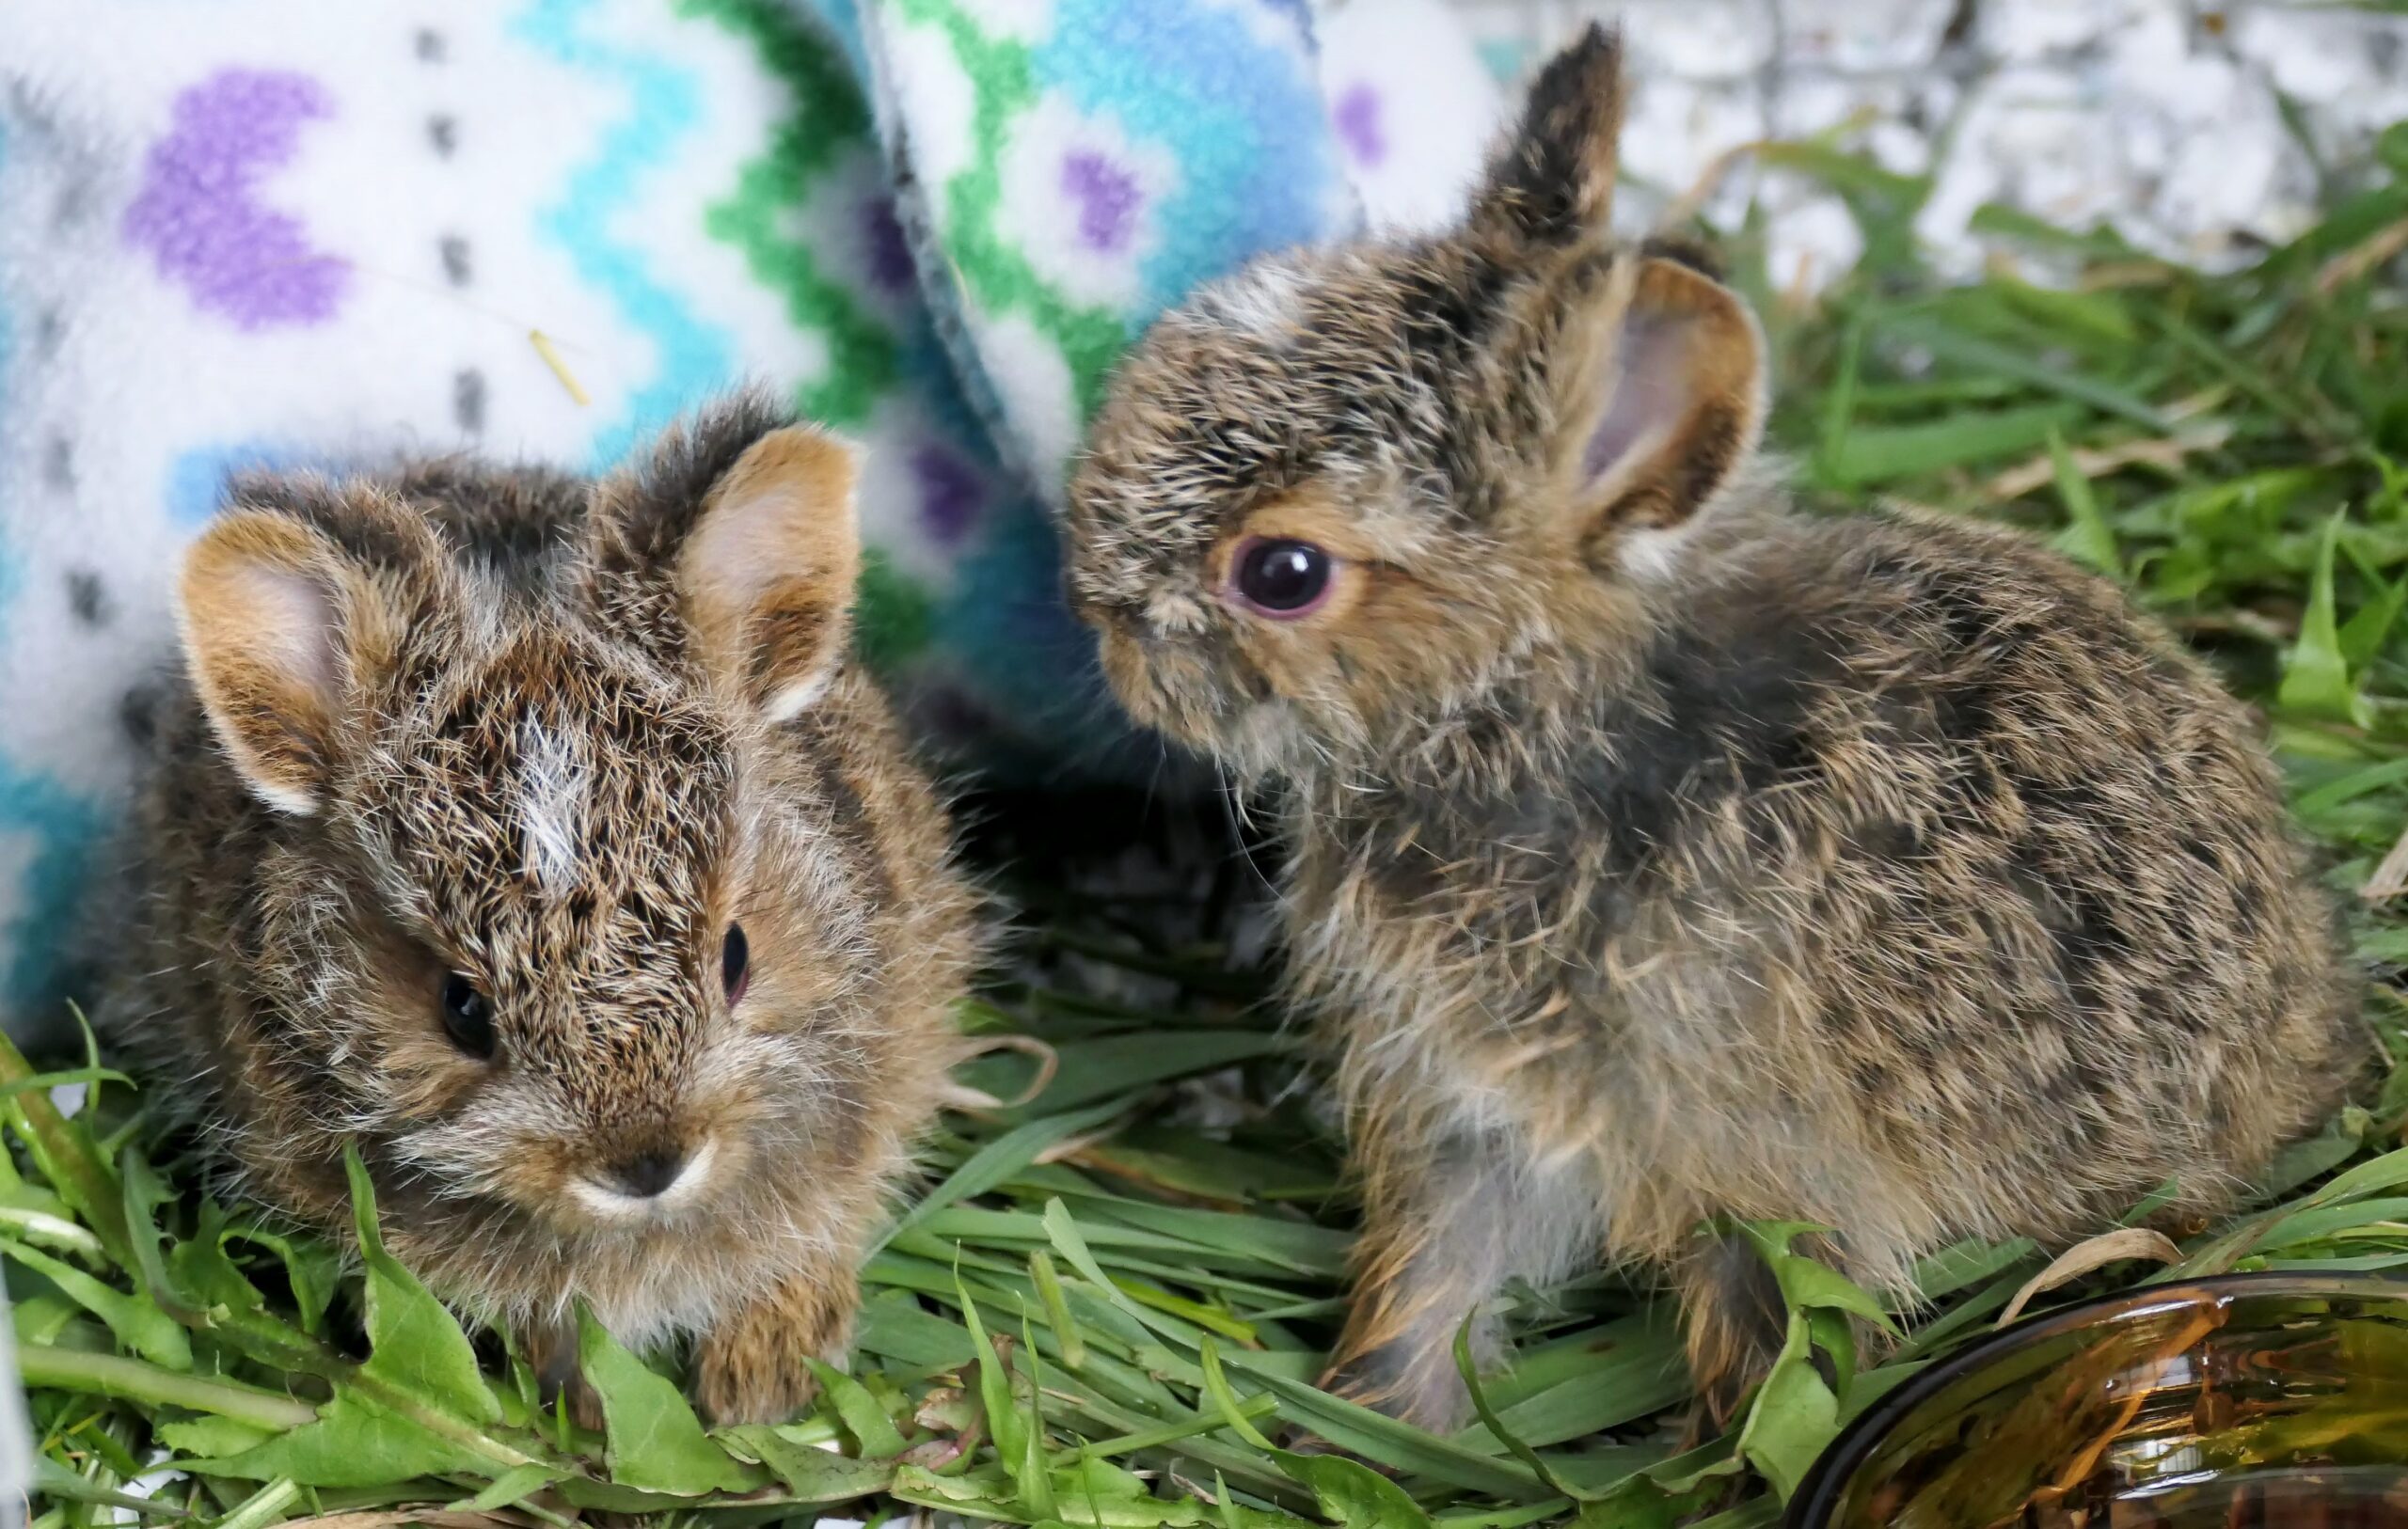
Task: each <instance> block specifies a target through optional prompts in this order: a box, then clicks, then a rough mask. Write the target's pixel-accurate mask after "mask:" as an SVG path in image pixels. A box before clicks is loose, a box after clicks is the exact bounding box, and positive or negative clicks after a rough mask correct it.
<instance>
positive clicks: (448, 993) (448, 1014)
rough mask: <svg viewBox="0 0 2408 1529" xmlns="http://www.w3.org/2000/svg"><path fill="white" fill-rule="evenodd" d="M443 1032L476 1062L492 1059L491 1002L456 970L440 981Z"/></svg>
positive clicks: (453, 1043)
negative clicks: (441, 982)
mask: <svg viewBox="0 0 2408 1529" xmlns="http://www.w3.org/2000/svg"><path fill="white" fill-rule="evenodd" d="M443 1033H445V1034H446V1035H449V1036H451V1037H452V1045H454V1046H456V1047H458V1048H460V1049H461V1050H463V1051H466V1052H467V1054H468V1055H470V1056H472V1057H475V1058H476V1059H477V1060H478V1061H480V1062H490V1061H492V1060H493V1050H494V1035H493V1000H491V999H489V998H487V997H485V996H484V994H483V993H481V992H479V991H478V990H477V985H476V984H475V983H472V982H470V981H469V980H468V979H467V978H466V977H463V976H462V975H460V974H459V973H458V972H456V971H455V972H453V973H452V974H451V975H450V976H448V977H446V978H444V979H443Z"/></svg>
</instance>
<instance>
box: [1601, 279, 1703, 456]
mask: <svg viewBox="0 0 2408 1529" xmlns="http://www.w3.org/2000/svg"><path fill="white" fill-rule="evenodd" d="M1679 330H1680V326H1679V325H1678V324H1676V323H1666V322H1664V321H1662V320H1660V319H1652V320H1651V319H1625V320H1624V322H1623V326H1622V334H1621V337H1620V339H1619V340H1618V341H1617V343H1616V346H1615V353H1614V369H1613V385H1612V386H1613V392H1612V396H1611V397H1609V398H1608V399H1607V401H1606V412H1605V414H1604V416H1603V417H1602V418H1599V419H1598V421H1597V423H1596V426H1595V428H1594V429H1592V430H1591V431H1590V432H1589V442H1588V445H1587V446H1586V447H1585V448H1583V449H1582V450H1581V452H1580V476H1581V481H1582V482H1583V483H1588V484H1593V483H1595V482H1596V481H1598V480H1599V479H1602V478H1604V477H1606V476H1608V474H1610V473H1611V472H1613V471H1614V470H1615V469H1616V468H1617V467H1619V466H1621V465H1623V464H1624V462H1626V461H1628V460H1629V458H1630V455H1631V453H1632V452H1633V451H1636V450H1638V449H1640V447H1641V446H1643V445H1645V444H1646V443H1647V442H1648V441H1649V440H1650V439H1651V438H1660V437H1661V436H1662V435H1663V434H1664V433H1667V432H1669V431H1671V429H1672V428H1673V427H1674V426H1676V425H1677V424H1679V422H1680V419H1681V416H1682V415H1683V414H1684V413H1685V412H1686V411H1687V407H1688V404H1689V399H1688V396H1687V395H1688V391H1689V389H1688V377H1687V369H1686V368H1684V367H1683V366H1682V364H1681V336H1680V333H1679Z"/></svg>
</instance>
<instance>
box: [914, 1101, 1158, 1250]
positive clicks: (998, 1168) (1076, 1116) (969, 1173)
mask: <svg viewBox="0 0 2408 1529" xmlns="http://www.w3.org/2000/svg"><path fill="white" fill-rule="evenodd" d="M1125 1108H1127V1105H1126V1102H1125V1101H1123V1100H1121V1099H1118V1098H1113V1099H1109V1100H1106V1101H1105V1102H1104V1103H1102V1104H1100V1105H1093V1106H1090V1107H1089V1108H1087V1109H1085V1110H1077V1111H1071V1112H1069V1113H1068V1114H1061V1115H1048V1116H1046V1117H1045V1118H1044V1119H1043V1120H1032V1121H1030V1122H1029V1123H1028V1124H1026V1125H1024V1126H1016V1127H1013V1128H1012V1129H1010V1130H1008V1131H1006V1132H1005V1133H1004V1134H1003V1135H1001V1136H999V1137H997V1138H996V1139H995V1140H993V1141H992V1142H990V1143H987V1144H986V1145H985V1146H983V1147H980V1148H979V1149H978V1150H977V1151H976V1152H974V1153H972V1154H971V1155H970V1159H969V1160H968V1161H966V1162H964V1163H963V1164H962V1165H961V1166H960V1167H958V1168H957V1169H955V1170H954V1171H953V1172H952V1173H951V1174H947V1175H946V1176H945V1178H944V1181H943V1183H940V1184H938V1185H936V1186H935V1187H933V1188H932V1189H930V1190H928V1192H927V1194H925V1195H922V1196H921V1197H920V1199H919V1201H918V1203H916V1204H915V1205H913V1206H911V1209H909V1210H907V1211H905V1212H904V1213H903V1215H902V1216H901V1217H899V1218H898V1219H897V1220H896V1221H895V1223H894V1224H893V1225H892V1226H890V1227H888V1228H887V1229H886V1235H885V1236H883V1237H879V1239H878V1242H877V1245H876V1246H874V1247H872V1248H871V1249H870V1250H869V1251H870V1252H871V1253H876V1252H877V1251H878V1250H879V1248H883V1247H885V1246H886V1245H887V1244H888V1243H890V1242H892V1241H894V1240H895V1237H896V1235H897V1234H899V1233H902V1232H904V1231H907V1230H909V1229H911V1227H914V1226H917V1225H919V1224H920V1223H921V1222H925V1221H927V1219H928V1218H929V1217H930V1216H933V1215H935V1214H936V1213H937V1212H938V1211H940V1210H943V1208H944V1207H945V1206H949V1205H952V1204H954V1203H955V1202H956V1201H958V1200H966V1199H969V1198H971V1197H972V1196H974V1195H980V1194H984V1193H986V1192H987V1191H988V1190H991V1189H993V1188H994V1187H995V1186H996V1185H998V1184H1001V1183H1002V1182H1004V1180H1006V1179H1007V1178H1009V1177H1011V1176H1012V1175H1013V1174H1017V1173H1019V1172H1020V1171H1021V1170H1022V1169H1023V1168H1025V1167H1027V1166H1028V1165H1029V1164H1030V1163H1033V1162H1035V1161H1036V1160H1037V1159H1038V1158H1039V1157H1040V1156H1042V1155H1043V1154H1044V1152H1045V1150H1046V1148H1048V1147H1051V1146H1053V1145H1054V1143H1058V1142H1064V1141H1068V1140H1069V1138H1071V1137H1073V1136H1076V1135H1077V1134H1078V1133H1079V1132H1081V1131H1084V1130H1088V1129H1091V1128H1092V1127H1097V1126H1101V1125H1102V1124H1103V1123H1104V1122H1105V1121H1107V1120H1110V1119H1111V1118H1112V1117H1113V1116H1114V1115H1116V1114H1118V1113H1119V1112H1120V1111H1122V1110H1123V1109H1125Z"/></svg>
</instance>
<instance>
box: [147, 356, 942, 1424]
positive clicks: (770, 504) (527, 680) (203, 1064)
mask: <svg viewBox="0 0 2408 1529" xmlns="http://www.w3.org/2000/svg"><path fill="white" fill-rule="evenodd" d="M852 487H853V463H852V459H851V457H850V455H849V453H848V449H846V448H845V447H844V446H842V445H840V444H839V443H838V442H836V441H834V440H832V439H831V438H830V437H828V436H826V435H823V434H821V433H818V432H817V431H816V430H813V429H811V428H809V427H806V426H798V425H794V424H791V423H788V422H787V421H786V420H785V419H784V418H781V417H780V416H779V415H778V414H777V413H776V412H775V411H774V410H772V409H770V408H769V407H768V406H766V405H765V404H763V403H761V402H758V401H756V400H752V399H738V400H736V401H734V402H729V403H726V404H723V405H721V406H720V407H718V408H716V409H714V410H713V411H711V412H709V413H707V414H705V415H704V416H703V417H702V418H700V419H698V420H697V421H695V422H694V424H693V425H692V426H691V428H690V429H689V430H686V431H683V432H679V433H672V434H670V435H669V436H668V437H667V438H666V439H665V440H664V441H663V442H662V443H661V444H660V445H659V447H658V448H657V449H656V450H655V451H654V452H653V453H652V455H651V458H650V460H649V461H648V462H645V463H643V464H642V465H638V466H636V467H634V468H632V469H630V470H627V471H626V472H623V473H621V474H619V475H617V476H614V477H611V478H608V479H605V480H603V481H599V482H593V481H586V480H581V479H577V478H571V477H565V476H557V475H553V474H549V473H546V472H540V471H535V470H530V469H503V468H492V467H484V466H480V465H469V464H461V463H452V462H446V463H436V464H430V465H421V466H417V467H413V468H410V469H407V470H404V471H403V472H400V473H398V474H396V475H393V476H390V477H387V478H381V479H357V480H352V481H341V482H337V481H325V480H323V479H318V478H310V477H295V478H289V479H283V480H276V479H265V480H255V481H249V482H247V483H244V484H242V485H239V489H238V494H237V497H236V503H235V505H234V507H233V508H232V509H230V510H229V511H228V512H226V513H224V514H223V515H221V516H220V517H219V518H218V519H217V520H216V521H214V523H213V524H212V525H211V526H210V528H208V530H207V531H206V532H205V533H204V534H203V535H202V536H201V538H200V540H199V541H198V544H196V545H195V546H194V547H193V549H192V551H191V553H190V555H189V557H188V559H187V560H186V562H185V564H184V572H183V583H182V631H183V645H184V654H185V658H186V667H187V670H188V673H189V684H188V685H187V686H184V688H183V690H182V695H181V698H180V700H179V701H178V703H177V704H176V707H175V709H174V711H173V712H172V714H171V716H170V717H169V719H168V720H167V722H166V725H165V727H164V730H163V733H162V735H161V748H160V758H159V759H158V761H157V762H156V765H155V768H154V771H153V774H152V776H151V778H150V783H149V787H148V790H147V795H146V796H145V797H144V800H143V803H142V807H141V814H140V819H139V831H138V834H137V843H136V845H135V848H136V851H137V854H138V859H139V863H140V866H141V873H140V874H141V875H142V878H143V883H142V888H141V893H142V894H141V897H140V899H139V901H138V904H137V905H136V906H135V909H134V913H133V918H132V928H131V933H130V936H129V938H128V941H127V945H126V948H125V949H124V950H123V951H122V953H121V969H122V976H121V978H120V979H119V982H118V984H117V985H116V987H115V989H114V990H113V992H112V993H111V994H110V997H109V1001H108V1003H107V1005H106V1015H107V1019H108V1022H109V1025H110V1028H112V1029H113V1030H114V1032H116V1033H117V1034H118V1035H119V1036H120V1037H121V1038H122V1039H123V1040H124V1041H125V1042H126V1043H127V1044H128V1046H129V1047H130V1048H132V1049H134V1050H135V1053H136V1054H137V1055H138V1056H139V1057H140V1058H142V1059H143V1060H144V1061H145V1062H146V1063H147V1064H148V1071H149V1072H150V1074H151V1076H152V1077H153V1079H154V1080H156V1082H157V1085H158V1086H157V1087H156V1088H154V1090H153V1093H152V1097H154V1098H163V1099H166V1100H168V1101H171V1102H172V1103H174V1104H176V1105H178V1106H180V1107H182V1108H185V1109H188V1110H189V1111H190V1113H191V1114H192V1115H193V1116H194V1117H195V1118H196V1119H197V1120H198V1123H199V1124H200V1125H201V1126H202V1127H204V1128H205V1129H206V1130H207V1131H208V1132H209V1133H210V1134H211V1136H212V1138H213V1140H214V1143H216V1144H217V1146H218V1147H219V1148H221V1149H222V1152H223V1155H224V1157H225V1158H226V1159H229V1160H230V1166H231V1168H232V1169H233V1170H235V1173H236V1176H237V1177H238V1179H239V1182H240V1183H241V1185H242V1186H243V1187H244V1188H245V1189H246V1190H247V1191H248V1192H250V1193H251V1194H253V1195H255V1196H257V1197H258V1198H260V1199H261V1200H262V1201H265V1202H267V1203H268V1204H270V1205H272V1206H277V1207H280V1208H281V1209H283V1210H285V1211H288V1212H290V1213H292V1214H293V1215H294V1216H296V1217H299V1218H302V1219H304V1220H306V1221H308V1222H312V1223H315V1224H316V1225H318V1226H320V1227H323V1228H325V1229H326V1230H328V1231H330V1232H334V1233H337V1234H338V1235H340V1234H341V1231H342V1229H343V1228H344V1227H345V1226H346V1225H347V1223H348V1219H349V1214H350V1212H349V1205H348V1200H347V1195H346V1191H345V1178H344V1168H343V1147H344V1144H345V1143H347V1142H349V1143H357V1144H358V1147H359V1150H360V1153H361V1155H362V1157H363V1159H365V1162H366V1164H367V1167H368V1169H369V1172H370V1174H371V1175H372V1179H373V1181H374V1184H375V1188H376V1192H377V1197H378V1201H379V1205H380V1208H381V1210H382V1213H383V1221H384V1225H385V1232H386V1236H387V1237H388V1240H389V1242H390V1243H391V1245H392V1247H393V1250H394V1251H395V1252H396V1253H398V1254H399V1255H400V1256H401V1257H402V1258H403V1260H404V1262H406V1263H407V1264H409V1265H410V1266H411V1267H413V1268H414V1269H418V1270H419V1271H420V1273H421V1274H422V1275H424V1276H425V1277H426V1278H427V1280H428V1281H429V1282H430V1284H432V1285H434V1286H435V1288H436V1290H437V1291H438V1292H439V1293H440V1294H442V1295H444V1296H446V1297H448V1298H451V1299H452V1300H458V1301H460V1302H461V1303H462V1304H464V1305H466V1306H468V1307H470V1308H472V1309H475V1310H478V1311H480V1312H482V1313H483V1314H484V1315H486V1316H491V1317H495V1318H499V1319H505V1320H507V1321H509V1322H511V1323H513V1324H515V1325H516V1326H517V1328H518V1329H519V1331H520V1332H521V1334H522V1336H524V1337H526V1338H527V1339H528V1340H529V1341H530V1342H531V1345H532V1346H533V1347H534V1348H535V1349H536V1350H537V1352H538V1354H539V1356H540V1357H541V1358H542V1360H543V1361H544V1362H545V1363H546V1367H547V1370H548V1371H549V1372H550V1376H551V1378H552V1379H555V1380H561V1379H567V1378H568V1377H569V1375H570V1374H571V1373H573V1369H572V1366H573V1361H574V1355H575V1346H574V1344H575V1326H574V1314H575V1303H576V1302H577V1301H578V1300H584V1301H586V1302H588V1303H590V1305H591V1307H592V1309H593V1311H594V1314H595V1316H597V1317H598V1318H599V1319H600V1320H601V1321H602V1322H603V1323H604V1324H605V1325H606V1326H608V1327H609V1328H610V1329H611V1330H612V1331H613V1332H616V1333H617V1334H618V1335H619V1336H621V1337H622V1338H624V1339H626V1340H627V1341H629V1342H631V1343H635V1344H646V1343H650V1342H652V1341H655V1340H658V1339H662V1338H667V1337H672V1336H675V1335H679V1334H685V1333H691V1334H696V1335H698V1339H699V1341H698V1344H697V1352H696V1355H695V1375H696V1382H695V1389H696V1395H697V1398H698V1399H699V1400H700V1401H701V1403H702V1404H703V1406H704V1409H705V1411H706V1412H707V1413H708V1414H709V1415H711V1416H712V1417H714V1418H718V1419H767V1418H782V1417H784V1415H786V1414H788V1413H790V1412H791V1411H793V1410H794V1409H795V1408H797V1407H798V1406H800V1404H801V1403H802V1402H803V1401H804V1400H805V1399H807V1397H808V1396H809V1395H810V1391H811V1385H812V1381H811V1376H810V1373H809V1369H808V1366H807V1364H806V1363H805V1360H806V1357H825V1358H834V1357H837V1356H838V1355H840V1354H841V1353H842V1351H843V1349H844V1348H845V1347H846V1345H847V1342H848V1338H849V1335H850V1330H851V1324H852V1317H853V1313H854V1309H855V1307H856V1304H857V1302H858V1299H859V1298H858V1287H857V1285H856V1279H855V1269H854V1265H855V1261H856V1259H857V1257H858V1254H859V1250H860V1248H861V1246H862V1242H863V1237H864V1235H865V1233H866V1232H867V1231H868V1230H869V1229H870V1228H871V1227H873V1226H874V1225H875V1224H876V1222H877V1220H878V1218H879V1215H880V1214H881V1212H882V1208H883V1207H882V1200H883V1195H884V1191H885V1190H886V1189H887V1188H888V1187H889V1183H890V1180H891V1179H892V1178H893V1177H894V1175H895V1173H896V1171H897V1170H898V1169H899V1168H900V1167H901V1166H902V1165H903V1163H904V1161H905V1159H906V1155H907V1153H908V1151H909V1149H910V1146H911V1142H912V1139H913V1137H914V1136H915V1134H916V1133H917V1132H919V1131H920V1130H921V1128H922V1127H924V1126H925V1125H926V1124H927V1123H928V1122H929V1121H930V1120H931V1119H932V1118H933V1115H934V1111H935V1109H936V1103H937V1098H938V1095H939V1093H940V1091H941V1090H942V1089H943V1086H944V1076H945V1069H946V1066H947V1064H948V1062H949V1061H950V1060H951V1059H952V1057H953V1055H954V1044H955V1043H954V1040H953V1031H952V1029H951V1025H950V1018H949V1005H950V1003H951V1001H952V1000H953V999H954V997H955V996H956V995H957V993H958V991H959V989H960V987H961V985H962V983H963V981H964V979H965V974H966V972H967V969H968V966H969V963H970V961H971V959H972V957H973V954H974V952H973V938H972V914H973V907H972V902H971V898H970V896H969V894H968V892H967V891H966V890H965V887H964V885H963V883H962V882H961V881H960V880H958V878H957V876H956V875H955V874H954V872H953V871H951V870H950V869H949V868H948V856H949V853H950V834H949V831H948V828H947V825H946V820H945V817H944V815H943V811H942V809H941V806H940V804H939V802H938V800H937V797H936V796H935V795H934V794H933V792H932V791H931V789H930V787H929V785H928V783H927V781H926V780H924V779H923V778H922V777H921V776H920V775H919V774H918V773H917V772H916V770H915V769H914V768H913V766H912V765H911V764H909V763H907V761H906V758H905V755H904V752H903V749H902V746H901V743H900V741H899V739H898V737H897V735H896V733H895V728H894V727H893V726H892V725H891V723H890V721H889V718H888V715H887V712H886V708H885V706H884V704H883V702H882V701H880V699H879V696H878V694H877V692H876V691H875V690H874V689H873V688H872V687H871V685H870V682H869V681H868V680H867V679H866V678H865V677H864V676H863V674H862V673H861V671H860V670H859V669H858V668H857V667H856V666H855V665H854V664H853V663H852V662H850V661H849V659H848V657H847V648H848V632H849V621H848V612H849V609H850V607H851V600H852V588H853V579H854V575H855V571H856V569H857V567H858V563H859V558H858V545H857V543H856V540H855V531H854V523H853V504H852Z"/></svg>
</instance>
